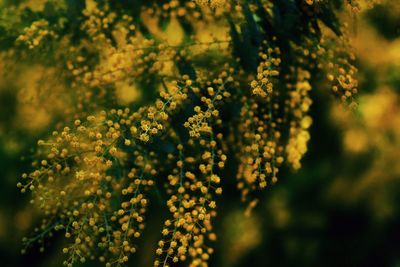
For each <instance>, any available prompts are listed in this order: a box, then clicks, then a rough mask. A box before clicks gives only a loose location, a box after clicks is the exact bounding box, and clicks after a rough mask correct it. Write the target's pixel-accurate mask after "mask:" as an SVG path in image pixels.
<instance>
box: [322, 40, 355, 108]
mask: <svg viewBox="0 0 400 267" xmlns="http://www.w3.org/2000/svg"><path fill="white" fill-rule="evenodd" d="M322 43H323V46H324V47H325V51H326V57H327V62H326V67H327V72H328V73H327V78H328V80H329V81H330V82H331V84H332V85H331V88H332V91H333V92H334V93H335V94H337V95H338V96H339V97H340V99H341V100H342V101H343V102H347V103H350V105H351V106H356V103H355V101H354V95H355V94H357V92H358V81H357V78H356V75H357V72H358V70H357V68H356V67H355V66H354V65H353V62H354V60H355V55H354V54H353V53H352V52H351V48H350V41H349V40H348V38H347V37H345V35H343V36H341V37H340V38H339V40H334V41H333V40H329V39H326V40H323V41H322Z"/></svg>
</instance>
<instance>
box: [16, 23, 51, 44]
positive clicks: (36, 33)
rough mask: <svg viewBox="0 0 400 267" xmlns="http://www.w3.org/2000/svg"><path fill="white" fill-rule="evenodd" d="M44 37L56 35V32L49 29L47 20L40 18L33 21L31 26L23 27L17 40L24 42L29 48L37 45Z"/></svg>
mask: <svg viewBox="0 0 400 267" xmlns="http://www.w3.org/2000/svg"><path fill="white" fill-rule="evenodd" d="M46 37H57V34H56V33H55V32H54V31H52V30H51V29H49V22H48V21H47V20H44V19H41V20H37V21H34V22H33V23H32V24H31V26H29V27H26V28H25V29H24V32H23V34H21V35H20V36H18V38H17V42H19V43H25V44H27V45H28V47H29V49H33V48H35V47H38V46H39V45H40V43H41V42H42V41H43V39H45V38H46Z"/></svg>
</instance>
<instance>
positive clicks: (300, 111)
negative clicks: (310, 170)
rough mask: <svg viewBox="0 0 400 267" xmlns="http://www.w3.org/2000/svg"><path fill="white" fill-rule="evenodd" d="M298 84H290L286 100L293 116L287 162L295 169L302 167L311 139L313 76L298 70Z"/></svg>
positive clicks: (287, 148) (291, 117)
mask: <svg viewBox="0 0 400 267" xmlns="http://www.w3.org/2000/svg"><path fill="white" fill-rule="evenodd" d="M296 77H297V82H296V83H294V84H293V85H291V84H288V85H287V86H288V89H289V90H290V91H289V99H287V100H286V107H287V112H288V113H290V114H291V116H290V119H289V139H288V143H287V145H286V148H285V151H286V155H287V156H286V157H287V162H288V163H289V164H290V165H291V166H292V167H293V168H294V169H299V168H300V167H301V163H300V161H301V159H302V158H303V156H304V154H305V153H306V152H307V143H308V141H309V139H310V134H309V132H308V128H309V127H310V126H311V123H312V119H311V117H310V116H308V115H307V114H308V111H309V109H310V106H311V103H312V100H311V98H310V96H309V93H310V91H311V85H310V83H309V79H310V78H311V75H310V73H309V72H308V71H305V70H302V69H298V70H297V75H296Z"/></svg>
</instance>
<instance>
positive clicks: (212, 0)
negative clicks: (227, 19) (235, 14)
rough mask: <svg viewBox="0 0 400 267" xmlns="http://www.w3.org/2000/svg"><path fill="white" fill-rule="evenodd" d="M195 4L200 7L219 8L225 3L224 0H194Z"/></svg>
mask: <svg viewBox="0 0 400 267" xmlns="http://www.w3.org/2000/svg"><path fill="white" fill-rule="evenodd" d="M195 2H196V4H198V5H199V6H202V7H206V6H209V7H211V8H220V7H224V6H225V5H227V1H226V0H195Z"/></svg>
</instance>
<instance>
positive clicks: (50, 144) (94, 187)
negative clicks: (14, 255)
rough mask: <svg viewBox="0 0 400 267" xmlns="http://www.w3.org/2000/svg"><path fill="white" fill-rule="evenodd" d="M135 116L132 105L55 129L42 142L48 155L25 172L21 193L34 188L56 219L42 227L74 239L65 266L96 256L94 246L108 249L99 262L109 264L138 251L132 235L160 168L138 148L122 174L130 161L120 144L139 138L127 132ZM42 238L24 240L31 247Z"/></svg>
mask: <svg viewBox="0 0 400 267" xmlns="http://www.w3.org/2000/svg"><path fill="white" fill-rule="evenodd" d="M130 120H131V117H130V115H129V110H128V109H126V110H111V112H110V113H109V114H107V113H106V112H100V114H99V115H96V116H88V117H87V119H86V120H85V121H83V122H82V121H80V120H76V121H75V123H74V127H73V128H69V127H65V128H64V129H63V131H62V132H53V135H52V138H51V139H49V140H47V141H43V140H40V141H39V142H38V145H39V147H40V152H41V154H42V155H44V156H45V157H44V159H42V160H40V161H38V162H35V163H34V167H35V168H36V170H34V171H33V172H31V173H29V174H23V175H22V178H23V180H25V181H26V182H24V183H19V184H18V187H20V188H21V191H22V192H25V191H27V190H30V191H32V193H33V195H34V198H33V200H32V202H33V203H35V204H36V205H37V206H38V207H40V208H41V209H42V210H43V212H44V213H45V214H47V215H48V216H50V217H52V218H55V219H54V220H51V221H44V223H43V225H42V226H41V228H42V229H43V230H45V232H52V231H59V230H64V231H65V236H66V237H67V238H69V239H72V241H71V244H70V245H69V246H67V247H65V248H64V249H63V252H64V253H67V254H68V255H69V257H68V258H67V260H66V261H65V262H64V264H65V265H66V266H72V264H74V263H75V262H77V261H80V262H84V261H85V260H87V259H94V257H95V255H94V254H93V248H95V247H99V248H101V249H103V250H104V253H103V255H102V256H100V257H99V260H100V261H103V262H104V261H106V259H107V264H106V265H111V264H113V263H123V262H126V261H127V259H128V255H129V254H131V253H133V252H135V245H134V243H133V240H132V238H133V237H135V238H138V237H139V236H140V233H141V231H142V230H143V228H144V224H143V220H144V219H143V216H144V213H145V211H146V208H147V202H148V200H147V198H146V196H145V194H144V193H145V191H146V190H147V189H148V187H150V186H152V185H153V183H154V182H153V180H152V177H153V176H154V175H155V174H156V173H157V172H156V170H155V169H154V168H153V167H152V165H151V161H149V160H148V159H146V158H145V156H144V155H142V154H141V153H140V152H139V151H135V152H134V155H135V162H134V165H133V167H132V169H131V170H130V171H129V172H127V173H121V172H120V168H121V166H125V165H126V164H127V162H128V161H127V160H128V159H127V155H126V153H125V152H124V151H123V149H120V148H119V145H120V143H121V142H123V146H125V147H131V146H132V143H133V142H135V141H134V140H130V139H128V137H127V133H126V131H125V130H126V128H127V127H128V126H129V125H130ZM149 157H150V158H151V155H149ZM118 199H122V200H123V201H122V202H121V204H120V207H119V208H118V207H116V206H115V204H114V203H115V201H116V200H118ZM43 237H44V235H43V234H40V235H38V236H36V237H33V238H29V239H28V238H26V239H25V242H26V244H27V245H29V244H30V243H31V242H33V241H36V240H37V239H39V238H43ZM109 254H110V255H109Z"/></svg>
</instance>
